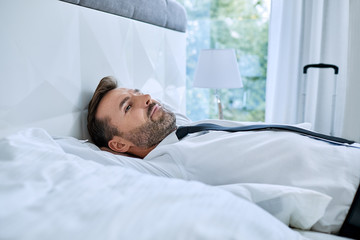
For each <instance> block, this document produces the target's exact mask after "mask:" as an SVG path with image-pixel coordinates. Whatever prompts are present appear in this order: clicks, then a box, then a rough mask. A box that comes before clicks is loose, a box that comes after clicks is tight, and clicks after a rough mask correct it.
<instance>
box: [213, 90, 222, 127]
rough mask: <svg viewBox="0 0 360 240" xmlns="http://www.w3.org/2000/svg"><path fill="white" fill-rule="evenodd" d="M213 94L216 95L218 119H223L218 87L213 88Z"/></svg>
mask: <svg viewBox="0 0 360 240" xmlns="http://www.w3.org/2000/svg"><path fill="white" fill-rule="evenodd" d="M215 96H216V103H217V105H218V113H219V119H220V120H222V119H224V115H223V109H222V104H221V99H220V94H219V91H218V89H215Z"/></svg>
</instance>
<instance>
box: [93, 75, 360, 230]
mask: <svg viewBox="0 0 360 240" xmlns="http://www.w3.org/2000/svg"><path fill="white" fill-rule="evenodd" d="M212 122H217V123H220V124H222V125H227V126H238V125H241V124H242V123H238V122H231V121H216V120H213V121H212ZM176 128H177V126H176V117H175V115H174V113H172V112H171V111H169V110H167V109H166V108H165V107H164V106H163V105H161V104H160V103H159V102H157V101H155V100H154V99H152V98H151V96H150V95H148V94H143V93H141V92H140V91H138V90H133V89H126V88H117V84H116V80H115V79H113V78H111V77H105V78H103V79H102V80H101V81H100V83H99V85H98V87H97V89H96V91H95V93H94V96H93V98H92V99H91V101H90V103H89V114H88V130H89V133H90V136H91V137H92V140H93V141H94V143H95V144H96V145H97V146H99V147H100V148H101V149H103V150H107V151H112V152H114V153H119V154H130V155H132V156H136V157H139V158H143V160H144V161H147V162H150V163H152V164H157V166H160V167H161V168H162V171H163V172H165V173H166V175H168V176H171V177H177V178H182V179H186V180H196V181H201V182H204V183H206V184H210V185H226V184H234V183H267V184H275V185H287V186H293V187H300V188H304V189H311V190H314V191H318V192H321V193H324V194H327V195H329V196H331V197H332V198H333V199H332V201H331V202H330V204H329V206H328V209H327V212H326V213H325V215H324V217H323V218H322V219H321V220H320V221H319V222H318V223H316V224H315V225H314V226H313V229H314V230H318V231H324V232H332V233H336V232H338V231H339V229H340V227H341V225H342V223H343V222H344V220H345V218H346V216H347V213H348V212H349V207H350V206H351V204H352V202H353V199H354V196H355V193H356V191H357V188H358V185H359V179H360V149H358V146H359V145H354V146H339V145H335V144H331V143H328V142H324V141H319V140H316V139H313V138H310V137H306V136H302V135H300V134H297V133H293V132H278V131H261V132H259V131H249V132H235V133H228V132H224V131H210V132H206V131H202V132H199V133H194V134H191V135H189V136H186V137H185V138H183V139H181V140H179V139H178V138H177V137H176V135H175V130H176Z"/></svg>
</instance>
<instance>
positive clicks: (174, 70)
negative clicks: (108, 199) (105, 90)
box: [0, 0, 186, 137]
mask: <svg viewBox="0 0 360 240" xmlns="http://www.w3.org/2000/svg"><path fill="white" fill-rule="evenodd" d="M0 33H1V44H0V53H1V54H0V73H1V79H0V136H1V135H5V134H8V133H10V132H13V131H14V130H17V129H19V128H23V127H35V126H37V127H44V128H45V129H46V130H48V131H49V132H50V134H53V135H72V136H75V137H81V136H83V135H84V134H83V133H82V131H81V128H84V126H85V123H84V121H83V120H84V119H83V115H84V111H83V110H84V109H85V108H86V106H87V104H88V101H89V99H90V97H91V95H92V93H93V91H94V90H95V87H96V86H97V84H98V82H99V80H100V79H101V78H102V77H104V76H107V75H113V76H115V77H116V78H117V79H118V81H119V85H121V86H124V87H129V88H132V87H136V88H139V89H141V90H142V91H144V92H149V93H151V94H152V95H153V97H156V98H158V99H160V100H163V101H166V102H167V103H169V104H170V105H173V106H174V107H175V108H177V109H179V110H180V111H181V112H183V113H184V112H185V61H186V57H185V54H186V53H185V47H186V40H185V34H184V33H180V32H176V31H173V30H168V29H164V28H160V27H157V26H154V25H150V24H146V23H142V22H138V21H132V20H130V19H127V18H123V17H119V16H115V15H111V14H106V13H103V12H99V11H95V10H92V9H88V8H83V7H79V6H76V5H72V4H68V3H65V2H61V1H57V0H12V1H1V2H0Z"/></svg>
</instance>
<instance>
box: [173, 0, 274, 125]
mask: <svg viewBox="0 0 360 240" xmlns="http://www.w3.org/2000/svg"><path fill="white" fill-rule="evenodd" d="M178 1H179V2H180V3H181V4H182V5H183V6H184V7H185V8H186V11H187V17H188V27H187V66H186V75H187V80H186V85H187V86H186V87H187V106H186V107H187V110H186V111H187V115H188V116H189V117H190V118H191V119H192V120H194V121H196V120H201V119H205V118H218V112H217V107H216V104H215V95H214V94H215V90H212V89H203V88H193V86H192V85H193V78H194V73H195V68H196V65H197V61H198V56H199V52H200V51H201V49H209V48H219V49H225V48H233V49H235V50H236V54H237V59H238V63H239V69H240V73H241V76H242V80H243V85H244V87H243V88H241V89H221V90H220V94H221V99H222V103H223V113H224V118H225V119H228V120H237V121H264V118H265V87H266V66H267V46H268V22H269V11H270V3H269V1H270V0H221V1H220V0H201V1H200V0H178Z"/></svg>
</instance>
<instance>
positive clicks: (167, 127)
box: [123, 104, 176, 148]
mask: <svg viewBox="0 0 360 240" xmlns="http://www.w3.org/2000/svg"><path fill="white" fill-rule="evenodd" d="M154 106H155V104H152V105H151V106H150V107H149V110H148V117H149V121H148V122H146V123H144V124H143V125H142V126H140V127H137V128H136V129H134V130H132V131H131V132H129V133H126V134H125V135H124V136H123V137H124V138H125V139H126V140H128V141H130V142H132V143H133V144H135V145H136V146H137V147H140V148H150V147H153V146H155V145H157V144H159V143H160V142H161V141H162V140H163V139H164V138H165V137H166V136H168V135H169V134H170V133H172V132H173V131H174V130H175V129H176V118H175V114H174V113H173V112H171V111H169V110H167V109H165V108H164V107H162V109H163V110H164V111H163V114H162V116H161V117H160V118H159V119H157V120H156V121H152V120H151V118H150V113H151V110H152V109H153V107H154Z"/></svg>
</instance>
